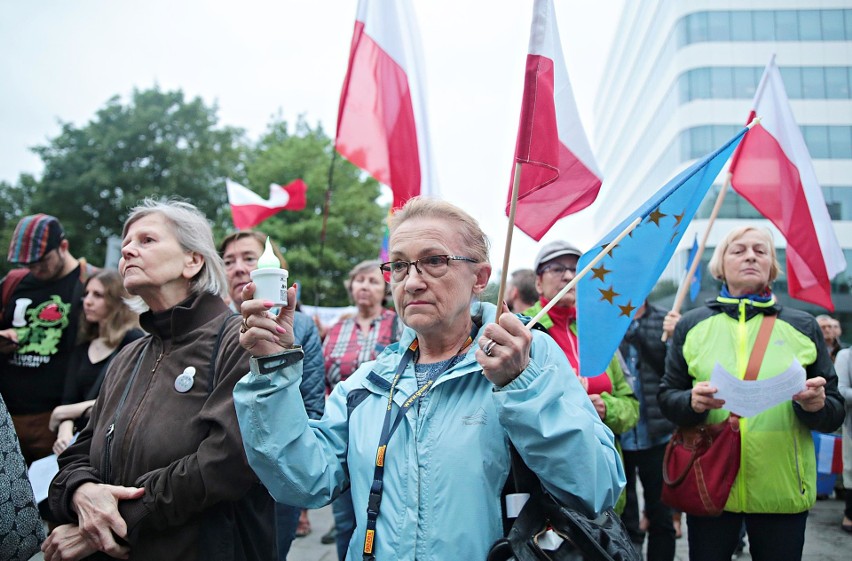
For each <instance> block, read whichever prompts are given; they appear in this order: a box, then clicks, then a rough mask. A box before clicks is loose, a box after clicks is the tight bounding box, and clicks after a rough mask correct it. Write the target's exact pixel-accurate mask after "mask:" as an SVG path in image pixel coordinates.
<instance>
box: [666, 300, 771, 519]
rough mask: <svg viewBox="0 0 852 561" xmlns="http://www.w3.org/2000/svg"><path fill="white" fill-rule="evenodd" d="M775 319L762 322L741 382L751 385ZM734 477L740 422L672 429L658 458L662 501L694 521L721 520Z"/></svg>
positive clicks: (765, 318) (733, 419) (737, 468)
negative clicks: (708, 517) (694, 516)
mask: <svg viewBox="0 0 852 561" xmlns="http://www.w3.org/2000/svg"><path fill="white" fill-rule="evenodd" d="M774 323H775V316H766V315H765V316H763V321H762V322H761V324H760V330H759V331H758V334H757V339H756V340H755V342H754V347H753V348H752V351H751V356H750V357H749V362H748V366H747V367H746V374H745V377H744V378H743V379H744V380H755V379H757V373H758V371H759V370H760V364H761V363H762V362H763V355H764V354H765V353H766V347H767V345H768V344H769V337H770V335H771V334H772V326H773V324H774ZM739 471H740V418H739V417H738V416H737V415H733V414H732V415H731V416H730V417H729V418H728V419H727V420H725V421H723V422H721V423H717V424H714V425H699V426H697V427H678V428H677V430H675V432H674V434H673V435H672V438H671V440H669V443H668V444H667V445H666V452H665V456H664V457H663V492H662V501H663V502H664V503H666V504H667V505H669V506H670V507H672V508H674V509H676V510H679V511H681V512H685V513H687V514H694V515H698V516H718V515H719V514H722V510H723V509H724V508H725V503H726V502H727V501H728V495H730V494H731V487H733V485H734V480H735V479H736V478H737V473H739Z"/></svg>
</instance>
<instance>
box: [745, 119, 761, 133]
mask: <svg viewBox="0 0 852 561" xmlns="http://www.w3.org/2000/svg"><path fill="white" fill-rule="evenodd" d="M762 118H763V117H755V118H754V119H752V120H751V122H750V123H749V124H747V125H746V128H748V129H749V130H751V129H753V128H754V126H755V125H757V124H758V123H760V120H761V119H762Z"/></svg>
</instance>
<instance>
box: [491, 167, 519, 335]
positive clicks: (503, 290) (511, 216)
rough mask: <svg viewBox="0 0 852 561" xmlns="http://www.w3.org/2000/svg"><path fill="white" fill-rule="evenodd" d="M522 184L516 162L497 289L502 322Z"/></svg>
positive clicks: (495, 320) (498, 319) (497, 319)
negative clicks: (519, 188) (498, 287)
mask: <svg viewBox="0 0 852 561" xmlns="http://www.w3.org/2000/svg"><path fill="white" fill-rule="evenodd" d="M520 184H521V164H520V162H515V179H514V180H513V181H512V204H511V205H510V206H509V225H508V226H507V227H506V247H505V249H504V250H503V271H502V272H501V273H500V290H498V291H497V317H495V318H494V322H495V323H499V322H500V314H502V313H503V299H504V298H505V297H506V278H507V276H508V274H509V255H510V253H511V251H512V234H513V233H514V231H515V210H517V208H518V187H519V185H520Z"/></svg>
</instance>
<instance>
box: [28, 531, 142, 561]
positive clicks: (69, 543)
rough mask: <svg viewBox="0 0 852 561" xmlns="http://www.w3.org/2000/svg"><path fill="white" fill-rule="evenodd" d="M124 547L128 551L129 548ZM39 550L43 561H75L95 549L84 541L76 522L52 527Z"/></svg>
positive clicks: (93, 551)
mask: <svg viewBox="0 0 852 561" xmlns="http://www.w3.org/2000/svg"><path fill="white" fill-rule="evenodd" d="M124 549H125V550H126V553H128V554H129V553H130V549H129V548H126V547H125V548H124ZM41 550H42V552H44V561H77V560H78V559H83V558H84V557H88V556H89V555H91V554H93V553H95V552H96V551H97V549H95V548H94V547H92V545H91V544H89V542H88V541H86V538H84V537H83V535H82V534H81V533H80V527H79V526H77V525H76V524H63V525H62V526H57V527H56V528H54V529H53V531H52V532H51V533H50V535H49V536H47V539H46V540H44V543H42V544H41ZM125 558H126V555H125Z"/></svg>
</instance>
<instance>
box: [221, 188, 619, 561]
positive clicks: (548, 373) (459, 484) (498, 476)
mask: <svg viewBox="0 0 852 561" xmlns="http://www.w3.org/2000/svg"><path fill="white" fill-rule="evenodd" d="M390 231H391V236H390V253H389V255H390V259H391V260H390V261H389V262H388V263H384V264H382V266H381V269H382V271H383V273H384V275H385V277H386V278H387V280H388V281H389V282H390V284H391V291H392V293H393V298H394V303H395V305H396V310H397V313H398V314H399V315H400V318H401V320H402V322H403V323H404V324H405V326H406V328H405V330H404V332H403V334H402V338H401V340H400V342H399V344H398V345H390V346H388V347H387V348H386V349H385V350H384V351H383V352H382V353H381V354H380V355H379V356H378V357H377V359H376V360H375V361H372V362H367V363H364V364H363V365H362V366H361V367H360V368H359V369H358V370H357V371H356V372H355V373H354V374H353V375H352V376H351V377H349V378H348V379H347V380H345V381H343V382H341V383H340V384H338V385H337V386H336V387H335V389H334V391H333V392H332V394H331V395H330V396H329V398H328V401H327V404H326V410H325V414H324V416H323V418H322V419H321V420H319V421H313V420H309V418H308V416H307V414H306V413H305V411H304V407H303V406H302V401H301V397H300V395H299V391H298V388H299V379H300V377H301V372H302V351H301V349H299V348H293V333H292V317H293V311H292V307H288V308H285V309H283V310H281V311H280V312H279V314H278V315H272V314H270V313H269V312H268V310H269V308H270V307H271V305H270V303H269V302H263V301H260V300H252V299H250V298H251V296H252V295H253V294H254V286H253V285H251V284H249V285H248V286H246V287H245V288H244V296H245V298H244V302H243V305H242V315H243V318H244V319H243V329H244V330H245V333H243V335H242V337H241V341H242V344H243V346H244V347H245V348H246V349H248V350H249V351H250V352H251V354H252V355H253V358H252V359H251V372H250V373H249V374H248V375H247V376H246V377H245V378H243V380H241V381H240V382H239V383H238V385H237V387H236V388H235V390H234V401H235V404H236V408H237V416H238V419H239V423H240V427H241V431H242V434H243V439H244V444H245V447H246V452H247V456H248V458H249V463H250V465H251V466H252V468H253V469H254V470H255V472H256V473H257V474H258V476H259V477H260V479H261V481H263V483H264V484H265V485H266V487H267V488H268V489H269V491H270V493H271V494H272V495H273V496H274V497H275V499H276V500H279V501H283V502H286V503H289V504H294V505H301V506H305V507H310V508H316V507H320V506H323V505H325V504H328V503H329V502H330V501H331V500H333V499H334V498H335V497H336V496H337V495H339V494H340V493H341V491H342V490H344V489H346V488H347V487H351V491H352V499H353V504H354V505H355V512H356V516H357V527H356V529H355V533H354V534H353V537H352V540H351V542H350V545H349V558H350V559H356V558H359V557H360V556H361V555H363V554H367V555H368V556H370V555H372V556H375V558H376V559H401V560H406V559H485V557H486V553H487V552H488V549H489V547H490V546H491V544H492V543H493V542H494V541H495V540H497V539H498V538H500V537H501V535H502V518H501V506H500V494H501V490H502V488H503V484H504V483H505V481H506V477H507V475H508V473H509V468H510V464H511V459H510V443H511V444H514V445H515V447H516V448H517V449H518V451H519V452H520V455H521V457H522V458H523V460H524V461H525V462H526V464H527V465H528V466H529V467H530V468H531V469H532V470H533V471H534V472H535V473H536V474H537V475H538V476H539V478H540V479H541V481H542V483H543V485H544V486H545V488H546V489H547V490H548V491H550V492H551V493H552V494H553V495H554V496H555V497H556V498H557V499H560V500H565V501H568V500H571V497H575V498H577V499H579V500H580V501H581V503H582V504H583V505H585V507H587V509H588V510H591V511H601V510H603V509H605V508H608V507H611V506H613V505H614V504H615V501H616V499H617V498H618V495H619V493H620V492H621V488H622V487H623V485H624V471H623V468H622V467H621V462H620V460H619V458H618V453H617V452H616V449H615V444H614V439H613V435H612V432H611V431H610V430H609V429H608V428H606V426H604V424H603V423H602V422H601V420H600V417H599V416H598V415H597V413H596V412H595V410H594V407H592V405H591V402H590V401H589V399H588V397H587V396H586V393H585V391H584V390H583V388H582V386H581V385H580V383H579V382H578V381H577V379H576V377H575V376H564V375H563V374H564V372H566V371H568V369H569V368H570V367H569V365H568V362H567V360H566V358H565V353H563V352H562V351H561V349H560V348H559V347H558V346H557V345H556V343H555V342H554V341H553V340H552V339H551V338H550V337H548V336H547V335H545V334H543V333H538V332H535V333H532V332H530V331H529V330H527V329H526V328H525V327H524V326H523V324H522V323H521V321H520V320H519V319H518V318H517V317H515V316H514V315H512V314H508V313H504V314H502V315H501V316H500V318H499V321H498V322H495V315H496V309H495V308H494V306H492V305H490V304H483V303H479V302H478V296H479V295H480V294H481V293H482V291H483V290H484V289H485V287H486V285H487V283H488V278H489V276H490V274H491V265H490V264H489V263H488V245H487V244H488V242H487V240H486V238H485V235H484V234H483V232H482V230H481V229H480V228H479V225H478V224H477V223H476V221H475V220H474V219H473V218H472V217H470V215H468V214H467V213H466V212H464V211H463V210H461V209H459V208H457V207H455V206H453V205H451V204H449V203H446V202H443V201H436V200H430V199H419V198H415V199H412V200H411V201H409V202H408V203H407V204H406V206H405V207H404V208H403V209H402V210H400V211H398V212H397V213H396V214H394V216H393V218H392V219H391V225H390ZM290 290H291V298H290V301H292V300H293V298H292V293H293V289H292V288H291V289H290Z"/></svg>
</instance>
